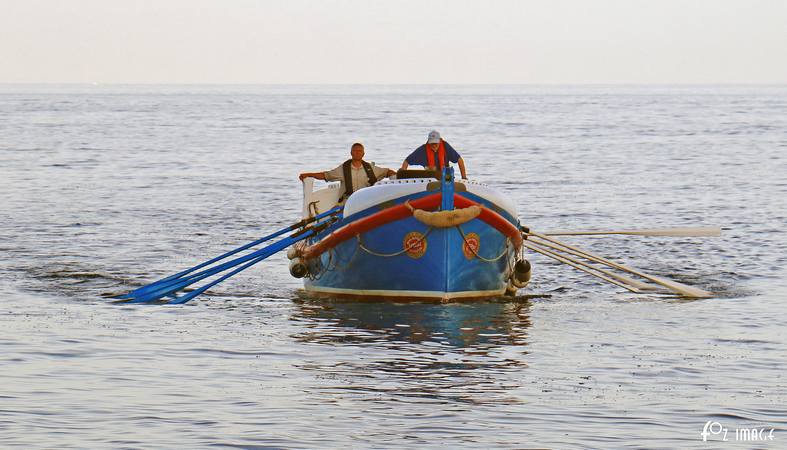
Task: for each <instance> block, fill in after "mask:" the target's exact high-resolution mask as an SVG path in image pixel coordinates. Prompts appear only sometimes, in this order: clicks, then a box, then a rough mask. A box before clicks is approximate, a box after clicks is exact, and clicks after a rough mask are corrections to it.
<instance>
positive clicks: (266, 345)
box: [0, 85, 787, 449]
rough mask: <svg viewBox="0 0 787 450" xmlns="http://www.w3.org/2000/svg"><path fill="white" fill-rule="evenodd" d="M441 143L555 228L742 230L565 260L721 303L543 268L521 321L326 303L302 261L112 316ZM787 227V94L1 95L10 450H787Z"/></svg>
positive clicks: (435, 89) (6, 443)
mask: <svg viewBox="0 0 787 450" xmlns="http://www.w3.org/2000/svg"><path fill="white" fill-rule="evenodd" d="M431 129H437V130H439V131H440V132H441V133H442V134H443V136H444V138H445V139H446V140H448V141H449V142H450V143H451V144H452V145H453V146H454V147H455V148H456V149H458V150H459V151H460V153H462V155H463V157H464V159H465V161H466V163H467V167H468V172H469V175H470V177H471V178H472V179H475V180H479V181H482V182H484V183H488V184H489V185H491V186H493V187H496V188H498V189H500V190H502V191H503V192H505V193H506V194H508V195H509V196H511V197H512V198H513V199H514V201H515V203H516V204H517V205H518V208H519V216H520V217H521V219H522V222H523V223H525V224H526V225H528V226H530V227H531V228H532V229H533V230H542V231H546V230H553V229H631V228H655V227H666V226H720V227H722V228H723V230H724V231H723V234H722V236H721V237H716V238H654V237H651V238H647V237H623V236H609V237H575V238H570V239H566V240H568V241H570V242H572V243H574V244H576V245H580V246H582V247H586V248H588V249H590V250H591V251H594V252H596V253H599V254H602V255H605V256H607V257H610V258H613V259H616V260H618V261H621V262H624V263H627V264H629V265H632V266H635V267H638V268H640V269H642V270H645V271H648V272H651V273H654V274H658V275H662V276H667V277H672V278H674V279H676V280H679V281H681V282H684V283H687V284H691V285H695V286H698V287H700V288H703V289H706V290H710V291H713V292H715V293H716V295H715V297H714V298H711V299H705V300H688V299H681V298H676V297H673V296H667V295H660V294H659V295H657V294H650V295H637V294H632V293H629V292H627V291H625V290H622V289H620V288H618V287H616V286H614V285H609V284H606V283H604V282H603V281H600V280H596V279H594V278H591V277H589V276H587V275H585V274H583V273H581V272H577V271H575V270H574V269H572V268H570V267H567V266H563V265H560V264H559V263H556V262H552V261H550V260H546V259H544V258H543V257H540V256H538V255H530V256H529V257H530V259H531V261H532V262H533V266H534V272H533V282H532V283H531V285H530V286H529V287H528V288H527V289H524V290H521V291H520V293H519V294H520V295H519V296H517V297H515V298H501V299H495V300H492V301H483V302H477V303H460V304H446V305H439V304H428V303H363V302H350V301H339V300H315V299H309V298H308V297H307V296H306V295H305V294H304V293H303V291H302V289H301V288H302V285H301V282H300V281H299V280H296V279H294V278H292V277H290V275H289V273H288V271H287V264H286V263H287V260H286V257H285V255H283V254H277V255H274V256H273V257H271V258H270V259H268V260H266V261H264V262H262V263H260V264H258V265H256V266H254V267H252V268H251V269H249V270H247V271H244V272H242V273H240V274H239V275H237V276H235V277H234V278H231V279H230V280H228V281H226V282H224V283H223V284H220V285H218V286H216V288H214V289H212V290H211V291H210V292H209V294H208V295H203V296H201V297H198V298H197V299H196V300H194V301H192V302H191V303H189V304H187V305H184V306H160V305H152V306H151V305H133V306H132V305H118V304H115V303H112V302H111V301H110V299H109V298H107V296H108V295H112V294H119V293H123V292H125V291H127V290H129V289H133V288H136V287H139V286H141V285H143V284H145V283H146V282H149V281H153V280H155V279H157V278H160V277H163V276H165V275H168V274H171V273H173V272H175V271H177V270H180V269H183V268H186V267H188V266H191V265H193V264H196V263H198V262H200V261H203V260H206V259H208V258H210V257H212V256H216V255H218V254H220V253H223V252H224V251H227V250H229V249H232V248H234V247H237V246H239V245H241V244H243V243H246V242H248V241H251V240H254V239H256V238H258V237H260V236H262V235H265V234H267V233H269V232H271V231H274V230H277V229H279V228H282V227H284V226H286V225H288V224H290V223H292V222H294V221H296V220H297V219H299V214H300V210H301V203H300V201H301V184H300V182H299V181H298V173H299V172H301V171H319V170H327V169H330V168H333V167H335V166H336V165H338V164H339V163H341V162H342V161H344V160H345V159H346V158H348V157H349V149H350V144H352V143H353V142H355V141H362V142H363V143H364V144H365V145H366V157H367V158H366V159H367V160H370V161H375V162H376V163H377V164H378V165H382V166H385V167H392V168H397V167H398V166H399V165H400V164H401V162H402V160H403V158H404V157H405V156H406V155H407V154H408V153H409V152H410V151H411V150H412V149H414V148H415V147H416V146H418V145H420V144H421V143H422V142H424V140H425V138H426V135H427V133H428V132H429V131H430V130H431ZM785 227H787V86H650V87H648V86H103V85H95V86H91V85H83V86H81V85H64V86H60V85H0V447H2V448H78V449H85V448H257V449H262V448H408V447H409V448H530V447H541V448H543V447H551V448H664V449H672V448H751V447H758V448H787V347H786V345H787V281H785V278H787V271H785V268H786V267H787V236H785ZM708 422H718V423H719V427H724V428H727V429H728V430H729V434H728V436H727V439H728V441H727V442H723V441H722V439H723V435H722V434H721V433H720V434H716V435H710V436H708V437H707V439H708V442H703V439H702V437H701V432H702V431H703V427H705V426H707V424H708ZM751 427H759V428H765V429H766V430H770V429H774V433H773V435H772V436H773V440H772V441H765V442H758V443H752V442H740V441H739V442H736V441H735V430H736V429H739V428H751ZM712 429H714V430H715V429H717V427H715V426H713V427H712Z"/></svg>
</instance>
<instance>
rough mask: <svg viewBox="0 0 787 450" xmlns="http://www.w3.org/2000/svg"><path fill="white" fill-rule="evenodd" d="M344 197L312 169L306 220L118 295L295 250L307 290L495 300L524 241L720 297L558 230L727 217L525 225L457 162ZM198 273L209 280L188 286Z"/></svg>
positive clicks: (672, 231) (181, 299) (684, 232)
mask: <svg viewBox="0 0 787 450" xmlns="http://www.w3.org/2000/svg"><path fill="white" fill-rule="evenodd" d="M340 197H341V191H340V189H339V184H336V183H335V184H329V185H327V186H326V187H324V188H322V189H318V190H314V179H306V180H305V182H304V194H303V218H302V219H301V220H300V221H298V222H296V223H293V224H291V225H288V226H286V227H284V228H282V229H280V230H278V231H275V232H273V233H271V234H268V235H266V236H263V237H261V238H259V239H256V240H254V241H252V242H249V243H247V244H244V245H242V246H240V247H238V248H235V249H232V250H230V251H228V252H226V253H224V254H222V255H219V256H217V257H215V258H211V259H210V260H208V261H205V262H202V263H200V264H197V265H196V266H193V267H190V268H188V269H186V270H183V271H181V272H178V273H176V274H173V275H170V276H168V277H165V278H162V279H160V280H157V281H154V282H152V283H149V284H147V285H144V286H142V287H139V288H137V289H134V290H132V291H130V292H128V293H125V294H122V295H119V296H117V297H116V298H118V299H119V300H120V301H122V302H128V303H154V302H165V303H169V304H183V303H186V302H188V301H190V300H191V299H193V298H195V297H196V296H198V295H200V294H202V293H204V292H206V291H207V290H208V289H210V288H211V287H213V286H215V285H216V284H218V283H221V282H222V281H224V280H226V279H228V278H230V277H232V276H234V275H236V274H238V273H240V272H241V271H243V270H246V269H248V268H249V267H251V266H253V265H255V264H257V263H259V262H261V261H264V260H265V259H267V258H268V257H270V256H272V255H274V254H276V253H278V252H280V251H283V250H285V249H287V256H288V258H289V259H290V273H291V274H292V275H293V276H295V277H298V278H303V279H304V287H305V289H306V291H308V292H309V293H312V294H315V295H320V296H331V297H337V296H338V297H347V296H349V297H353V298H359V299H364V300H365V299H375V298H394V299H401V300H404V299H415V300H424V299H429V300H438V301H449V300H460V299H471V298H472V299H476V298H489V297H496V296H500V295H503V294H514V293H516V291H517V289H519V288H523V287H525V286H526V285H527V284H528V282H529V280H530V272H531V266H530V263H529V262H528V261H527V260H526V259H525V257H524V249H525V248H526V249H528V250H531V251H533V252H535V253H538V254H540V255H543V256H545V257H547V258H551V259H554V260H556V261H559V262H561V263H563V264H566V265H568V266H571V267H573V268H575V269H577V270H581V271H583V272H585V273H587V274H589V275H592V276H594V277H596V278H598V279H600V280H603V281H605V282H608V283H611V284H614V285H617V286H619V287H622V288H624V289H627V290H628V291H630V292H634V293H670V294H677V295H681V296H684V297H688V298H708V297H711V296H713V293H712V292H708V291H705V290H703V289H700V288H696V287H693V286H687V285H685V284H683V283H679V282H677V281H674V280H671V279H668V278H665V277H663V276H657V275H651V274H648V273H645V272H643V271H641V270H638V269H635V268H633V267H629V266H626V265H623V264H621V263H620V262H616V261H612V260H610V259H607V258H604V257H602V256H599V255H596V254H594V253H591V252H589V251H587V250H583V249H581V248H578V247H576V246H574V245H569V244H567V243H564V242H561V241H559V240H557V239H555V238H554V236H565V235H600V234H601V235H604V234H623V235H636V236H678V237H690V236H719V235H720V234H721V230H720V229H719V228H718V227H702V228H661V229H646V230H606V231H600V230H587V231H581V230H580V231H561V232H551V233H550V232H544V233H539V232H536V231H532V230H530V228H528V227H526V226H522V225H521V224H520V223H519V219H517V211H516V207H515V206H514V204H513V202H512V201H511V200H510V199H509V198H508V197H506V196H505V195H503V194H502V193H501V192H499V191H497V190H495V189H493V188H491V187H489V186H487V185H485V184H483V183H477V182H474V181H464V180H463V181H456V180H455V179H454V173H453V169H451V168H450V167H449V168H446V169H444V170H443V172H441V173H434V172H429V171H400V172H399V173H398V174H397V179H396V180H388V181H381V182H379V183H377V184H375V185H374V186H371V187H368V188H364V189H361V190H359V191H357V192H355V193H353V194H352V195H351V196H350V197H349V198H348V199H347V201H346V202H345V203H344V204H340V202H339V199H340ZM287 234H289V236H285V235H287ZM277 238H278V240H277V241H275V242H273V243H269V241H272V240H274V239H277ZM263 243H267V244H266V245H265V246H263V247H262V248H256V247H258V246H260V245H261V244H263ZM255 248H256V249H255ZM246 251H249V252H248V253H245V254H243V253H242V252H246ZM231 257H232V258H231ZM230 258H231V259H230ZM624 274H625V275H624ZM631 276H635V277H637V278H636V279H635V278H631ZM642 280H645V281H642ZM196 283H204V284H202V285H201V286H200V287H198V288H196V289H192V290H189V291H187V290H186V289H187V288H188V287H189V286H191V285H194V284H196Z"/></svg>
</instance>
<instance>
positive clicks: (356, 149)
mask: <svg viewBox="0 0 787 450" xmlns="http://www.w3.org/2000/svg"><path fill="white" fill-rule="evenodd" d="M350 155H351V156H352V158H351V159H348V160H347V161H345V162H344V163H342V164H341V165H339V166H338V167H336V168H334V169H331V170H329V171H327V172H304V173H302V174H300V176H299V177H298V178H300V180H301V181H303V179H304V178H307V177H312V178H316V179H318V180H325V181H341V183H342V185H341V189H342V190H343V191H344V195H343V196H342V198H341V200H340V201H344V200H346V199H347V197H349V196H350V194H352V193H353V192H355V191H357V190H358V189H362V188H365V187H368V186H371V185H373V184H374V183H376V182H377V180H378V179H380V178H384V177H391V176H393V175H396V172H394V171H393V170H391V169H388V168H385V167H377V166H375V165H374V163H369V162H366V161H364V160H363V155H364V148H363V144H361V143H360V142H356V143H354V144H353V145H352V147H350Z"/></svg>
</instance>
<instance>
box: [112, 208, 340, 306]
mask: <svg viewBox="0 0 787 450" xmlns="http://www.w3.org/2000/svg"><path fill="white" fill-rule="evenodd" d="M341 209H342V207H341V206H337V207H335V208H333V209H331V210H328V211H326V212H324V213H322V214H318V215H316V216H314V217H311V218H308V219H303V220H301V221H300V222H297V223H294V224H292V225H290V226H288V227H286V228H282V229H281V230H279V231H276V232H275V233H272V234H269V235H267V236H265V237H262V238H260V239H257V240H256V241H252V242H249V243H248V244H245V245H243V246H240V247H238V248H236V249H234V250H231V251H229V252H227V253H224V254H223V255H220V256H217V257H215V258H213V259H211V260H209V261H205V262H203V263H200V264H198V265H196V266H194V267H191V268H189V269H186V270H184V271H182V272H178V273H176V274H174V275H170V276H168V277H166V278H162V279H160V280H158V281H154V282H152V283H150V284H147V285H145V286H142V287H140V288H138V289H135V290H133V291H131V292H129V293H127V294H124V295H121V296H118V297H116V298H120V299H133V298H137V297H139V296H141V295H143V294H145V293H149V292H150V291H152V290H153V289H158V288H161V287H164V286H170V285H172V283H170V282H171V281H173V280H176V279H180V278H183V276H185V275H187V274H190V273H191V272H194V271H195V270H199V269H201V268H203V267H206V266H209V265H211V264H213V263H215V262H218V261H221V260H222V259H224V258H227V257H229V256H232V255H234V254H236V253H238V252H241V251H243V250H246V249H248V248H251V247H254V246H255V245H259V244H261V243H263V242H266V241H269V240H271V239H274V238H277V237H279V236H281V235H282V234H284V233H287V232H288V231H292V230H295V229H297V228H300V227H303V226H305V225H308V224H309V223H311V222H314V221H316V220H320V219H322V218H324V217H327V216H330V215H333V214H337V213H338V212H339V211H341Z"/></svg>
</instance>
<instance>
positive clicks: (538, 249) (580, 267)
mask: <svg viewBox="0 0 787 450" xmlns="http://www.w3.org/2000/svg"><path fill="white" fill-rule="evenodd" d="M524 245H525V247H527V248H529V249H530V250H533V251H534V252H537V253H540V254H542V255H544V256H547V257H549V258H552V259H554V260H557V261H560V262H562V263H563V264H566V265H569V266H571V267H573V268H575V269H577V270H581V271H582V272H585V273H587V274H589V275H593V276H594V277H597V278H600V279H602V280H604V281H606V282H608V283H612V284H614V285H617V286H620V287H622V288H624V289H628V290H629V291H631V292H635V293H639V292H640V290H639V289H637V288H635V287H634V286H631V285H628V284H625V283H621V282H620V281H617V280H614V279H612V278H610V277H608V276H606V275H604V274H603V273H599V272H596V271H595V270H598V269H596V268H593V269H595V270H590V269H587V268H585V267H583V266H585V265H586V264H581V263H580V262H579V261H575V260H571V259H569V258H566V257H564V256H561V255H558V254H557V253H555V252H551V251H549V250H547V249H545V248H542V247H539V246H538V245H536V244H533V243H532V242H530V241H528V240H525V241H524Z"/></svg>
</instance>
